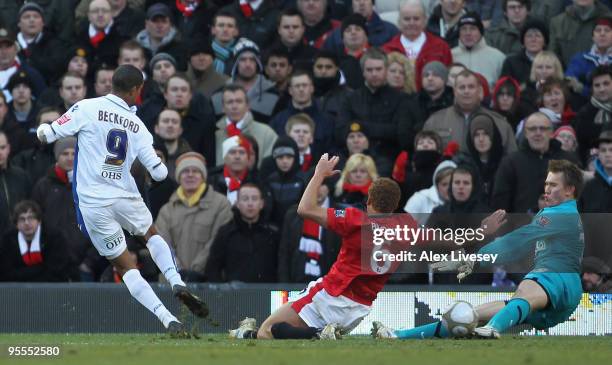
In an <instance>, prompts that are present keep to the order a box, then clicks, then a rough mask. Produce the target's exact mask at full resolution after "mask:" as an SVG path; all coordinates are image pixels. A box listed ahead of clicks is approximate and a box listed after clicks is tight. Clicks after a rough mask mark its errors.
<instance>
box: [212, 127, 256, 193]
mask: <svg viewBox="0 0 612 365" xmlns="http://www.w3.org/2000/svg"><path fill="white" fill-rule="evenodd" d="M221 145H222V151H223V152H222V158H221V159H220V160H219V161H223V164H222V165H221V166H217V167H215V168H214V169H213V170H212V171H211V176H210V184H211V186H212V188H213V189H215V191H217V192H219V193H221V194H223V195H224V196H225V197H226V198H227V200H228V201H229V202H230V204H231V205H234V204H235V203H236V199H237V197H238V189H239V188H240V186H241V185H242V184H244V183H246V182H252V183H257V182H258V181H257V177H256V174H255V173H254V172H251V171H249V156H250V155H251V154H253V153H254V152H253V146H252V145H251V143H250V142H249V140H248V139H246V138H244V136H242V135H235V136H232V137H229V138H227V139H225V141H223V143H222V144H221Z"/></svg>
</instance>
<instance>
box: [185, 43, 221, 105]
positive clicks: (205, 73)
mask: <svg viewBox="0 0 612 365" xmlns="http://www.w3.org/2000/svg"><path fill="white" fill-rule="evenodd" d="M214 59H215V52H214V51H213V49H212V46H211V44H210V40H209V39H207V38H200V39H195V40H194V41H193V42H192V44H191V46H190V47H189V65H188V66H187V73H186V76H187V78H189V79H190V80H191V81H192V83H193V88H194V90H196V91H199V92H201V93H202V94H204V95H205V96H206V97H207V98H210V97H211V96H212V94H213V93H214V92H215V91H217V90H219V89H220V88H222V87H223V85H225V83H226V82H227V79H228V77H227V76H226V75H223V74H220V73H218V72H217V71H216V70H215V67H214V66H213V61H214Z"/></svg>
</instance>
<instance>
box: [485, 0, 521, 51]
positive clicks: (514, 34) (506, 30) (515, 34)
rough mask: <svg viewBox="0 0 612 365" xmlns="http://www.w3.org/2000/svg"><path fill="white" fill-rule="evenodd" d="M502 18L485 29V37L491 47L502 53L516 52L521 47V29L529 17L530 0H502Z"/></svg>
mask: <svg viewBox="0 0 612 365" xmlns="http://www.w3.org/2000/svg"><path fill="white" fill-rule="evenodd" d="M503 6H504V7H505V9H503V10H504V15H505V16H504V18H503V19H502V20H501V21H500V22H499V23H498V24H496V25H495V26H494V27H491V28H489V29H487V32H486V34H485V37H486V39H487V43H488V44H489V45H490V46H491V47H495V48H497V49H498V50H500V51H502V53H504V54H511V53H518V52H520V51H521V48H522V43H523V41H522V37H521V30H522V29H523V26H524V25H525V23H526V22H527V21H529V20H530V19H531V18H530V17H529V11H530V10H531V0H504V1H503Z"/></svg>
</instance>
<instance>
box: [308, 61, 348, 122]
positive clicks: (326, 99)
mask: <svg viewBox="0 0 612 365" xmlns="http://www.w3.org/2000/svg"><path fill="white" fill-rule="evenodd" d="M341 80H342V77H341V74H340V63H339V61H338V57H337V56H336V54H335V52H332V51H325V50H320V51H319V52H318V53H317V55H316V56H315V58H314V65H313V83H314V87H315V91H314V96H315V100H316V102H317V104H318V105H319V108H320V110H321V111H322V112H323V113H324V114H325V115H326V116H327V118H328V119H329V120H333V121H336V120H337V118H338V116H339V115H340V108H341V107H342V104H343V103H344V99H346V98H347V97H348V95H350V94H351V92H352V90H351V89H350V88H349V87H348V86H346V83H343V82H341Z"/></svg>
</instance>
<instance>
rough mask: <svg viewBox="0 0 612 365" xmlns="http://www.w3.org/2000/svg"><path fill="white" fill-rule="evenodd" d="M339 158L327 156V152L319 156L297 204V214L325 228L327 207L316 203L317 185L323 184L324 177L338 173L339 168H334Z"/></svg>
mask: <svg viewBox="0 0 612 365" xmlns="http://www.w3.org/2000/svg"><path fill="white" fill-rule="evenodd" d="M339 160H340V158H339V157H338V156H334V157H332V158H329V156H328V154H327V153H325V154H323V156H321V159H320V160H319V163H317V167H316V168H315V172H314V175H313V176H312V178H311V179H310V182H309V183H308V186H306V190H305V191H304V194H303V195H302V199H301V200H300V204H299V205H298V210H297V212H298V214H299V215H300V217H302V218H304V219H311V220H313V221H315V222H317V223H318V224H320V225H321V226H322V227H325V228H327V209H325V208H323V207H320V206H319V205H318V204H317V192H318V191H319V187H320V186H321V185H322V184H323V180H325V178H327V177H330V176H334V175H336V174H339V173H340V170H334V168H335V167H336V165H337V164H338V161H339Z"/></svg>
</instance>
